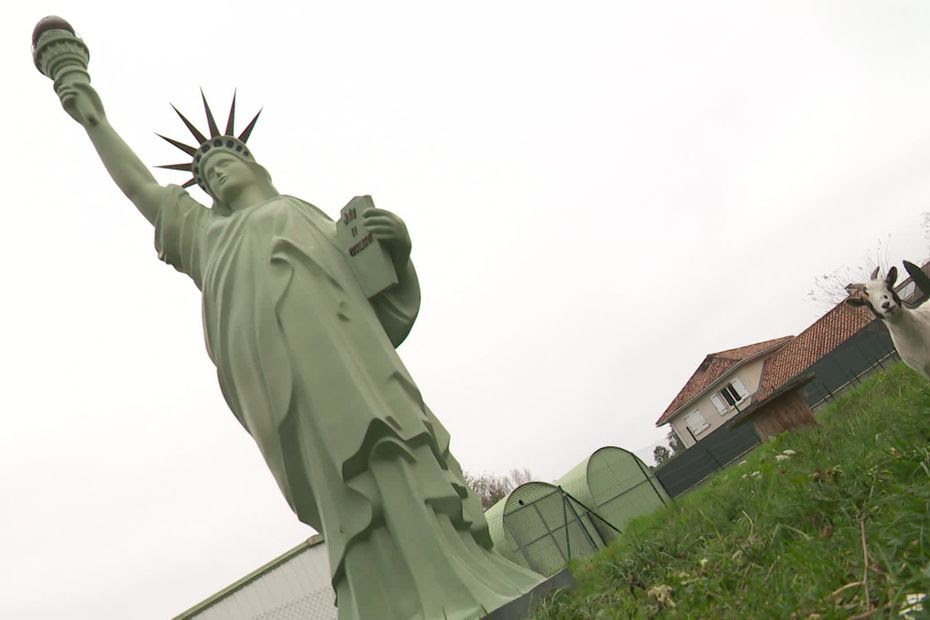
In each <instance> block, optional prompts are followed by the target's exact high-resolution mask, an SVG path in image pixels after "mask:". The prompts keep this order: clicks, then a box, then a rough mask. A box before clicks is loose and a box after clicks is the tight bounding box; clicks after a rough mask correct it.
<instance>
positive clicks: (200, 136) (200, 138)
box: [171, 104, 207, 144]
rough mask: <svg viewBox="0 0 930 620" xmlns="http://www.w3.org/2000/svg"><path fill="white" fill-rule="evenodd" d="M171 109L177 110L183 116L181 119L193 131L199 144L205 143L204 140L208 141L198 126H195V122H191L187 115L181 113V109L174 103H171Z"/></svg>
mask: <svg viewBox="0 0 930 620" xmlns="http://www.w3.org/2000/svg"><path fill="white" fill-rule="evenodd" d="M171 109H172V110H174V111H175V112H177V114H178V116H180V117H181V120H182V121H184V124H185V125H186V126H187V129H188V130H189V131H190V132H191V134H193V136H194V138H195V139H196V140H197V142H198V143H199V144H203V143H204V142H206V141H207V137H206V136H205V135H203V134H202V133H200V131H199V130H198V129H197V128H196V127H194V124H193V123H191V122H190V121H189V120H187V117H185V116H184V115H183V114H181V111H180V110H178V109H177V108H176V107H174V104H171Z"/></svg>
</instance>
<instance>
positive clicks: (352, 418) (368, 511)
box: [33, 18, 542, 620]
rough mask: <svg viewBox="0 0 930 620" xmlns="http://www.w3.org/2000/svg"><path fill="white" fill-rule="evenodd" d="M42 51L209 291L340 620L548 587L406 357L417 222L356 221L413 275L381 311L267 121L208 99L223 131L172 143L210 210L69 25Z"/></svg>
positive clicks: (505, 598)
mask: <svg viewBox="0 0 930 620" xmlns="http://www.w3.org/2000/svg"><path fill="white" fill-rule="evenodd" d="M33 45H34V57H35V62H36V65H37V66H38V67H39V69H40V71H42V72H43V73H45V74H46V75H48V76H49V77H50V78H52V79H53V80H54V82H55V90H56V92H57V94H58V96H59V98H60V99H61V103H62V106H63V107H64V109H65V111H67V113H68V114H69V115H71V117H72V118H73V119H74V120H75V121H77V122H78V123H79V124H80V125H81V126H82V127H84V129H85V130H86V131H87V135H88V136H89V137H90V140H91V142H92V143H93V145H94V147H95V148H96V149H97V153H98V155H99V156H100V159H101V160H102V161H103V164H104V166H105V167H106V169H107V172H109V174H110V176H111V177H112V178H113V180H114V181H115V182H116V184H117V185H118V186H119V188H120V189H121V190H122V191H123V193H124V194H125V195H126V196H127V198H129V200H130V201H131V202H132V203H133V204H134V205H135V206H136V207H137V208H138V209H139V211H140V212H141V213H142V215H143V216H145V218H146V219H147V220H148V221H149V222H151V223H152V224H153V226H154V228H155V247H156V249H157V250H158V256H159V258H161V259H162V260H163V261H165V262H167V263H168V264H170V265H172V266H173V267H175V268H176V269H177V270H179V271H182V272H184V273H186V274H187V275H188V276H190V277H191V279H192V280H193V281H194V284H196V285H197V287H198V288H199V289H200V291H201V292H202V293H203V324H204V331H205V336H206V344H207V350H208V353H209V355H210V357H211V359H212V360H213V362H214V363H215V364H216V368H217V374H218V376H219V382H220V388H221V389H222V391H223V395H224V396H225V398H226V402H227V403H228V404H229V407H230V409H231V410H232V412H233V414H234V415H235V416H236V419H238V420H239V422H240V423H241V424H242V426H243V427H244V428H245V429H246V431H248V433H249V434H250V435H251V436H252V437H253V438H254V440H255V442H256V444H257V445H258V448H259V450H260V451H261V453H262V456H263V457H264V458H265V462H266V463H267V464H268V468H269V469H270V470H271V472H272V474H273V475H274V478H275V480H276V481H277V483H278V486H279V487H280V488H281V492H282V493H283V494H284V497H285V498H286V499H287V501H288V503H289V504H290V506H291V508H292V509H293V510H294V512H295V513H296V514H297V516H298V518H299V519H300V520H301V521H302V522H303V523H306V524H307V525H309V526H311V527H313V528H314V529H316V530H318V531H320V532H322V533H323V535H324V537H325V538H326V544H327V548H328V551H329V561H330V568H331V574H332V584H333V588H334V590H335V591H336V595H337V604H338V608H339V617H340V619H346V620H348V619H351V618H361V619H377V620H389V619H393V618H398V619H400V618H404V619H407V618H450V619H451V618H476V617H480V616H482V615H484V614H485V613H486V612H490V611H492V610H495V609H497V608H499V607H501V606H502V605H504V604H506V603H507V602H509V601H511V600H513V599H515V598H517V597H519V596H520V595H521V594H523V593H526V592H528V591H530V590H531V589H533V588H534V587H535V586H536V585H537V584H539V582H540V581H541V580H542V578H541V576H539V575H537V574H536V573H533V572H530V571H528V570H526V569H524V568H522V567H520V566H517V565H516V564H513V563H511V562H510V561H508V560H505V559H504V558H503V557H502V556H500V555H498V554H497V553H495V552H494V551H493V549H492V543H491V539H490V536H489V535H488V529H487V523H486V521H485V519H484V515H483V513H482V511H481V507H480V504H479V502H478V500H477V498H476V497H475V496H474V494H473V492H471V491H470V490H469V488H468V487H467V486H466V484H465V482H464V480H463V476H462V471H461V468H460V467H459V464H458V463H457V462H456V460H455V459H454V458H453V456H452V454H451V453H450V452H449V434H448V433H447V431H446V430H445V428H443V426H442V424H440V422H439V420H437V419H436V417H435V416H434V415H433V414H432V412H431V411H430V410H429V409H428V408H427V407H426V405H425V404H424V403H423V399H422V397H421V396H420V392H419V390H418V389H417V387H416V384H415V383H414V381H413V379H412V378H411V377H410V374H409V373H408V372H407V369H406V368H405V367H404V364H403V363H402V362H401V360H400V358H399V357H398V355H397V353H396V351H395V347H396V346H398V345H399V344H400V343H401V342H402V341H403V340H404V338H405V337H406V336H407V334H408V333H409V331H410V328H411V326H412V325H413V322H414V319H415V318H416V316H417V311H418V309H419V303H420V291H419V285H418V282H417V276H416V272H415V271H414V268H413V263H412V262H411V261H410V249H411V242H410V237H409V236H408V234H407V230H406V227H405V225H404V223H403V221H402V220H401V219H400V218H399V217H398V216H396V215H394V214H393V213H390V212H388V211H384V210H381V209H376V208H373V207H370V205H369V208H367V209H364V210H363V211H362V212H361V213H356V212H355V211H354V210H353V212H352V215H353V217H357V219H358V220H359V221H358V223H359V224H361V225H363V226H364V229H365V230H366V231H367V232H368V233H369V234H370V235H371V238H370V239H369V240H368V241H365V242H364V243H356V244H355V246H353V247H354V248H356V249H357V250H359V249H362V248H365V247H367V246H368V245H371V243H374V242H375V241H376V242H377V244H375V245H379V246H380V247H381V248H383V250H384V252H385V253H386V255H387V256H388V257H389V259H390V262H391V266H392V267H393V271H394V274H393V275H395V276H396V278H394V279H395V280H396V283H393V284H390V285H389V286H387V288H384V289H383V290H380V291H379V292H376V293H374V294H373V295H371V296H370V297H368V296H366V294H365V292H363V288H362V286H361V284H360V276H359V274H358V273H357V269H358V268H357V267H356V266H353V263H352V256H350V254H349V252H347V251H345V248H344V246H342V245H340V243H339V240H338V237H339V234H338V233H337V225H336V223H334V222H333V220H331V219H330V218H329V217H327V216H326V215H325V214H324V213H323V212H322V211H320V210H319V209H317V208H316V207H314V206H313V205H311V204H309V203H307V202H304V201H302V200H299V199H297V198H293V197H291V196H285V195H282V194H279V193H278V191H277V190H276V189H275V187H274V185H272V182H271V177H270V175H269V174H268V172H267V171H266V170H265V169H264V168H263V167H262V166H260V165H259V164H258V163H256V161H255V159H254V157H253V154H252V152H251V150H250V149H249V147H248V146H247V145H246V141H247V140H248V138H249V135H250V133H251V131H252V128H253V127H254V125H255V120H257V118H258V116H257V115H256V118H255V119H253V121H252V122H251V123H249V125H248V126H247V127H246V129H245V131H243V132H242V133H240V134H239V135H238V136H236V135H235V133H234V127H233V126H234V122H235V121H234V116H235V97H234V98H233V104H232V108H231V110H230V114H229V119H228V121H227V124H226V129H225V131H222V132H221V131H219V128H218V127H217V125H216V122H215V120H214V118H213V114H212V113H211V112H210V109H209V106H207V105H206V99H204V107H205V110H206V115H207V122H208V125H209V135H204V134H203V133H201V132H200V131H199V130H197V129H196V128H195V127H194V126H193V124H191V123H190V122H189V121H188V120H187V119H186V118H184V116H181V118H182V120H183V121H184V123H185V124H186V125H187V127H188V129H190V130H191V133H192V134H193V135H194V137H195V139H196V141H197V144H196V145H194V146H189V145H186V144H184V143H183V142H180V141H176V140H173V139H168V140H169V141H170V142H171V143H172V144H175V145H176V146H178V147H179V148H181V149H183V150H184V151H185V152H187V153H188V154H189V155H190V156H191V158H192V161H191V162H189V163H185V164H183V165H174V166H168V167H171V168H184V169H186V170H187V171H190V172H191V173H192V174H193V178H192V179H191V180H190V181H188V183H185V186H189V185H192V184H193V183H197V184H199V185H200V186H201V187H202V188H203V189H204V190H205V191H206V192H207V194H209V196H210V197H211V198H212V200H213V204H212V206H211V207H207V206H204V205H201V204H200V203H198V202H197V201H196V200H195V199H194V198H192V197H191V196H190V195H189V194H188V193H187V191H186V190H185V189H184V188H183V187H180V186H177V185H168V186H162V185H160V184H159V183H158V182H157V181H156V180H155V178H154V177H153V176H152V174H151V173H150V172H149V170H148V169H147V168H146V166H145V165H143V163H142V162H141V161H140V160H139V158H138V157H137V156H136V155H135V153H133V151H132V150H131V149H130V148H129V147H128V146H127V145H126V143H125V142H124V141H123V140H122V139H121V138H120V136H119V135H118V134H117V133H116V131H115V130H114V129H113V127H112V126H111V125H110V123H109V122H108V121H107V116H106V113H105V112H104V107H103V105H102V103H101V99H100V97H99V96H98V94H97V92H96V91H95V90H94V88H93V87H92V86H91V85H90V77H89V74H88V73H87V70H86V68H87V59H88V56H89V55H88V53H87V48H86V46H84V44H83V42H81V41H80V39H78V38H77V37H76V36H75V35H74V31H73V29H71V27H70V26H69V25H68V24H67V22H65V21H64V20H61V19H60V18H46V19H45V20H43V21H42V22H40V23H39V25H38V26H37V27H36V32H35V33H34V36H33ZM179 114H180V112H179ZM166 139H167V138H166ZM357 200H358V199H357ZM350 204H351V203H350ZM353 232H354V229H353ZM369 241H370V243H369ZM361 278H362V279H364V275H362V276H361ZM378 288H379V287H375V290H377V289H378Z"/></svg>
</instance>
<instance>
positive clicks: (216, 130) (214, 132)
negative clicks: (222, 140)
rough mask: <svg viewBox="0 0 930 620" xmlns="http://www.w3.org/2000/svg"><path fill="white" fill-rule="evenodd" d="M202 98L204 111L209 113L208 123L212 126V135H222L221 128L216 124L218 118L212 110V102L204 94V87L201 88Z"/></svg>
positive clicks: (213, 136) (212, 136)
mask: <svg viewBox="0 0 930 620" xmlns="http://www.w3.org/2000/svg"><path fill="white" fill-rule="evenodd" d="M200 98H201V99H203V111H204V112H206V113H207V125H209V126H210V137H211V138H216V137H217V136H219V135H220V130H219V128H218V127H217V126H216V119H214V118H213V112H211V111H210V104H209V103H207V96H206V95H204V94H203V89H202V88H201V89H200Z"/></svg>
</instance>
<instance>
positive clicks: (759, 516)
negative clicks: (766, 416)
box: [535, 365, 930, 620]
mask: <svg viewBox="0 0 930 620" xmlns="http://www.w3.org/2000/svg"><path fill="white" fill-rule="evenodd" d="M817 418H818V421H819V425H818V426H817V427H816V428H812V429H809V430H803V431H799V432H795V433H786V434H782V435H781V436H779V437H778V438H776V439H775V440H773V441H771V442H767V443H765V444H763V445H762V446H760V447H759V448H757V449H756V450H754V451H753V452H752V453H751V454H750V455H748V457H747V459H746V461H744V462H742V463H741V464H739V465H734V466H732V467H730V468H729V469H727V470H725V471H723V472H721V473H719V474H717V475H716V476H715V477H714V478H712V479H711V480H710V481H709V482H707V483H705V484H704V485H703V486H701V487H700V488H698V489H696V490H694V491H692V492H690V493H688V494H686V495H685V496H683V497H681V498H679V499H678V501H677V502H676V504H675V505H674V506H670V507H669V508H668V509H664V510H662V511H660V512H657V513H654V514H652V515H650V516H648V517H644V518H641V519H639V520H636V521H634V522H633V523H631V524H629V525H628V527H627V528H626V530H625V531H624V533H623V535H622V536H621V537H620V538H619V539H618V540H617V541H616V542H615V543H614V544H613V545H611V547H610V548H608V549H606V550H604V551H603V552H601V553H600V554H598V555H596V556H594V557H592V558H590V559H589V560H587V561H585V562H582V563H578V564H576V565H574V566H573V572H574V573H575V575H576V577H577V578H578V587H577V588H576V589H575V590H574V591H572V592H560V593H558V594H556V595H555V596H554V597H553V598H551V599H550V600H548V601H547V602H545V603H544V604H543V605H542V606H540V607H539V608H538V609H537V612H536V615H535V617H536V618H538V619H566V620H576V619H584V618H598V619H600V618H630V617H632V618H650V617H654V616H658V617H662V618H664V617H668V618H785V619H788V618H798V619H811V620H815V619H817V618H823V619H826V618H868V617H875V618H881V617H899V616H898V614H899V612H900V611H901V610H902V609H904V608H907V607H909V603H908V602H907V601H908V595H911V597H912V600H913V596H914V595H917V594H920V593H926V594H928V595H930V383H928V382H926V381H925V380H924V379H922V378H920V377H918V376H917V375H916V374H915V373H914V372H912V371H911V370H910V369H908V368H906V367H905V366H903V365H898V366H896V367H894V368H892V369H890V370H889V371H886V372H882V373H880V374H878V375H876V376H874V377H873V378H871V379H870V380H868V381H867V382H866V383H865V384H864V385H862V386H861V387H859V388H857V389H855V390H851V391H849V392H847V394H846V395H844V396H843V397H841V398H839V399H837V400H836V401H835V402H834V403H833V404H832V405H831V406H830V407H828V408H826V409H824V410H822V411H821V412H820V413H819V414H818V416H817ZM792 451H793V453H792ZM924 609H925V611H924V612H921V613H912V614H911V615H910V616H909V617H930V613H927V612H928V610H930V598H928V599H927V600H926V601H924Z"/></svg>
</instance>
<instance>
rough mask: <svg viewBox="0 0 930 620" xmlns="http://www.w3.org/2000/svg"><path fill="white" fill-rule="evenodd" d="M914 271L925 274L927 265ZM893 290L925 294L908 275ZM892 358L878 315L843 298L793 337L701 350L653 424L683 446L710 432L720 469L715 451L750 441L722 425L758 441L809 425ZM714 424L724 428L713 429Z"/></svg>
mask: <svg viewBox="0 0 930 620" xmlns="http://www.w3.org/2000/svg"><path fill="white" fill-rule="evenodd" d="M921 269H923V270H924V271H925V272H927V273H930V263H926V264H924V265H923V266H922V267H921ZM895 290H896V291H897V292H898V295H899V296H900V297H901V299H902V300H904V302H905V303H907V304H909V305H912V306H914V305H917V304H919V303H921V302H923V301H924V300H926V299H927V296H928V293H930V291H928V292H927V293H924V292H922V291H920V289H918V288H916V287H915V286H914V283H913V282H912V280H911V279H910V278H906V279H905V280H904V281H902V282H901V283H900V284H899V285H898V286H896V287H895ZM895 357H896V353H895V350H894V345H893V344H892V342H891V337H890V336H889V334H888V330H887V329H886V327H885V326H884V325H883V324H882V322H881V320H879V319H876V318H875V317H874V315H872V313H871V312H869V311H868V310H867V309H866V308H863V307H853V306H850V305H848V304H846V303H845V300H844V301H843V302H840V303H838V304H837V305H835V306H834V307H833V308H831V309H830V310H829V311H828V312H827V313H826V314H824V315H823V316H822V317H820V318H819V319H817V320H816V321H815V322H814V323H812V324H811V325H810V326H809V327H807V328H806V329H805V330H804V331H803V332H801V333H800V334H798V336H797V337H791V336H788V337H784V338H776V339H775V340H767V341H764V342H759V343H756V344H752V345H748V346H745V347H739V348H736V349H729V350H727V351H721V352H719V353H712V354H710V355H708V356H707V357H706V358H704V361H703V362H702V363H701V365H700V366H699V367H698V369H697V370H696V371H695V372H694V374H693V375H692V376H691V378H690V379H689V380H688V382H687V383H686V384H685V386H684V387H683V388H682V389H681V391H680V392H679V393H678V395H677V396H676V397H675V399H674V400H673V401H672V402H671V404H670V405H669V406H668V408H667V409H666V410H665V412H664V413H663V414H662V415H661V416H660V417H659V419H658V421H657V422H656V426H662V425H663V424H670V425H671V426H672V428H673V429H674V432H675V434H676V435H677V436H678V438H679V440H680V441H681V443H682V445H684V446H685V447H691V446H693V445H695V444H696V443H697V442H699V441H704V440H708V438H710V439H711V440H710V441H707V442H706V443H704V444H702V445H703V446H704V448H705V452H708V454H709V456H710V457H711V458H710V460H711V461H712V462H714V463H716V466H717V467H719V466H720V463H719V462H720V461H721V460H722V461H723V462H724V463H725V462H726V461H727V460H730V459H729V457H725V458H723V459H721V458H720V457H719V456H714V455H713V454H711V453H712V452H713V451H714V450H717V449H718V448H719V447H721V446H725V445H727V444H730V450H729V452H730V453H733V454H735V453H736V452H735V451H738V450H739V449H743V450H745V449H748V448H746V445H747V444H748V443H751V442H752V440H753V437H751V436H749V435H747V434H746V433H741V436H742V439H741V440H737V439H736V436H735V435H734V436H732V437H728V436H726V435H727V434H728V432H727V431H732V430H734V429H736V428H737V427H739V426H741V425H744V424H747V423H749V422H751V424H750V425H749V426H751V427H752V428H753V429H754V430H755V435H756V436H757V437H758V439H759V440H761V439H765V438H767V437H769V436H773V435H777V434H779V433H781V432H783V431H785V430H789V429H791V428H796V427H798V426H803V425H807V424H814V423H815V420H814V415H813V411H814V410H816V409H817V408H819V407H821V406H823V405H824V404H825V403H826V402H828V401H829V400H831V399H832V398H833V397H835V396H836V395H837V394H838V393H840V392H842V391H843V390H845V389H847V388H848V387H850V386H853V385H857V384H858V383H860V382H861V380H862V379H863V378H864V377H866V376H868V375H869V374H871V373H872V372H874V371H875V370H877V369H880V368H883V367H884V366H885V365H886V364H887V363H889V362H891V361H893V360H894V358H895ZM718 429H723V432H719V433H715V431H717V430H718ZM712 435H713V437H711V436H712ZM718 444H719V446H718Z"/></svg>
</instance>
